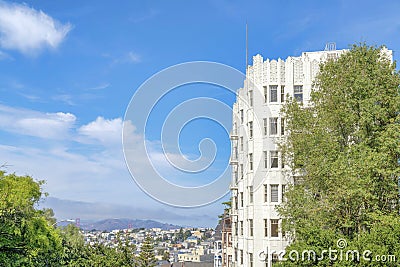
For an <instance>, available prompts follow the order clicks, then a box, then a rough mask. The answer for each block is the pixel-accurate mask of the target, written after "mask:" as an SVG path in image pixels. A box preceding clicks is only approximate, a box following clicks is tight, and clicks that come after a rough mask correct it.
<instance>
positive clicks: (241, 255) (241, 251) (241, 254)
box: [240, 250, 243, 264]
mask: <svg viewBox="0 0 400 267" xmlns="http://www.w3.org/2000/svg"><path fill="white" fill-rule="evenodd" d="M240 264H243V250H240Z"/></svg>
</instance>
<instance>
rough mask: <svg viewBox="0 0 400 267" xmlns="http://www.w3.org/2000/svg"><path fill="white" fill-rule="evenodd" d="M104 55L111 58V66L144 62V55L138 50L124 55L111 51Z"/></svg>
mask: <svg viewBox="0 0 400 267" xmlns="http://www.w3.org/2000/svg"><path fill="white" fill-rule="evenodd" d="M102 56H103V57H105V58H108V59H111V66H114V65H118V64H127V63H130V64H137V63H140V62H142V56H141V55H139V54H138V53H136V52H133V51H128V52H126V53H124V54H122V55H119V56H116V55H112V54H109V53H103V54H102Z"/></svg>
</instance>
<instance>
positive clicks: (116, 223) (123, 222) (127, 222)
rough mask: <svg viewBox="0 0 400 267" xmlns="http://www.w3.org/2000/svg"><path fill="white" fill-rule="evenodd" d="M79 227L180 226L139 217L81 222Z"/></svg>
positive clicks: (162, 227) (84, 228) (147, 227)
mask: <svg viewBox="0 0 400 267" xmlns="http://www.w3.org/2000/svg"><path fill="white" fill-rule="evenodd" d="M80 227H81V229H83V230H87V231H89V230H93V229H95V230H98V231H112V230H116V229H127V228H128V227H131V228H145V229H150V228H161V229H162V230H171V229H179V228H181V226H178V225H173V224H168V223H161V222H157V221H153V220H139V219H105V220H101V221H97V222H81V223H80Z"/></svg>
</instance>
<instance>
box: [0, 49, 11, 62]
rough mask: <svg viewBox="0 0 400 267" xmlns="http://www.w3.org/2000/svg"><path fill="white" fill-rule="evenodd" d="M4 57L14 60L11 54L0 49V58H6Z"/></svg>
mask: <svg viewBox="0 0 400 267" xmlns="http://www.w3.org/2000/svg"><path fill="white" fill-rule="evenodd" d="M6 59H8V60H14V58H13V57H12V56H10V55H9V54H7V53H5V52H3V51H0V60H6Z"/></svg>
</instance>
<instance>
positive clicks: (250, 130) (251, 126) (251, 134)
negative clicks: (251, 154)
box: [249, 121, 253, 139]
mask: <svg viewBox="0 0 400 267" xmlns="http://www.w3.org/2000/svg"><path fill="white" fill-rule="evenodd" d="M249 137H250V139H251V138H253V122H252V121H249Z"/></svg>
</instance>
